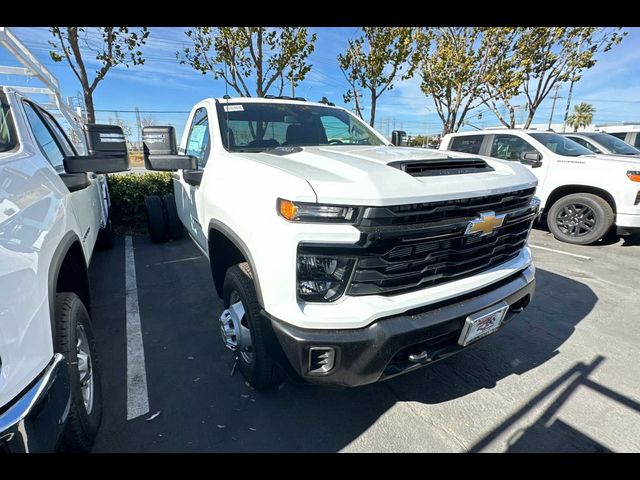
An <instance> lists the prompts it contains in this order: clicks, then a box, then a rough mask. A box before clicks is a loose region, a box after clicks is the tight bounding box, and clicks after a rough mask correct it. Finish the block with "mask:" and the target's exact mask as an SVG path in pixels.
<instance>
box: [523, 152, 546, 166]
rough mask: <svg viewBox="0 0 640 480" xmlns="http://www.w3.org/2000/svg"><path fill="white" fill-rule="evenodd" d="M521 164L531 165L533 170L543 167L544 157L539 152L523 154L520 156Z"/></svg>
mask: <svg viewBox="0 0 640 480" xmlns="http://www.w3.org/2000/svg"><path fill="white" fill-rule="evenodd" d="M520 163H522V164H524V165H529V166H530V167H531V168H538V167H541V166H542V155H540V154H539V153H537V152H523V153H522V155H520Z"/></svg>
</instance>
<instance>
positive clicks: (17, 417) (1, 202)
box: [0, 87, 128, 453]
mask: <svg viewBox="0 0 640 480" xmlns="http://www.w3.org/2000/svg"><path fill="white" fill-rule="evenodd" d="M85 134H86V141H85V142H84V148H85V151H86V152H89V155H86V156H79V155H78V154H77V151H76V148H75V147H74V146H73V145H72V143H71V142H70V141H69V139H68V138H67V136H66V134H65V132H64V130H63V129H62V128H61V127H60V125H59V124H58V122H57V121H56V119H55V118H54V117H53V116H52V115H51V114H49V113H48V112H47V111H45V110H44V109H43V108H41V107H40V106H38V105H37V104H36V103H34V102H33V101H31V100H29V99H28V98H26V97H24V96H22V95H21V94H19V93H18V92H17V91H15V90H12V89H11V88H6V87H0V453H2V452H16V451H18V452H42V451H53V450H55V449H57V448H59V447H61V448H63V449H65V450H68V451H87V450H89V449H90V448H91V445H92V443H93V439H94V436H95V434H96V432H97V429H98V426H99V424H100V418H101V412H102V404H101V401H102V398H101V391H100V378H99V376H98V369H97V359H96V353H95V346H94V340H93V334H92V329H91V321H90V311H91V303H90V293H89V282H88V276H87V267H88V265H89V261H90V260H91V255H92V252H93V250H94V246H95V245H96V242H97V241H98V238H99V237H100V236H105V235H106V241H105V244H106V246H108V245H109V244H111V240H110V238H111V237H110V231H109V217H108V192H107V190H106V183H105V181H104V176H103V175H98V174H99V173H107V172H114V171H121V170H127V169H128V156H127V152H126V144H125V142H124V136H123V135H122V130H121V129H120V128H119V127H114V126H112V125H85ZM101 230H102V233H100V231H101Z"/></svg>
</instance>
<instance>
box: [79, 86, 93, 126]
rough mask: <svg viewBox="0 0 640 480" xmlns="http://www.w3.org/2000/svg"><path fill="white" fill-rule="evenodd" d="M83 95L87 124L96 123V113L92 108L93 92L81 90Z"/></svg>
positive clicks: (86, 89)
mask: <svg viewBox="0 0 640 480" xmlns="http://www.w3.org/2000/svg"><path fill="white" fill-rule="evenodd" d="M82 92H83V95H84V106H85V108H86V110H87V123H96V112H95V110H94V108H93V92H91V91H90V90H89V89H88V88H83V89H82Z"/></svg>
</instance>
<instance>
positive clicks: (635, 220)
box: [616, 213, 640, 230]
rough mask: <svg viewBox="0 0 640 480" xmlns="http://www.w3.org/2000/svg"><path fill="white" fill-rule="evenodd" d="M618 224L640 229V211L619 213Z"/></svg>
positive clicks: (623, 226)
mask: <svg viewBox="0 0 640 480" xmlns="http://www.w3.org/2000/svg"><path fill="white" fill-rule="evenodd" d="M616 225H617V226H618V227H622V228H625V229H628V230H635V229H640V213H638V214H631V213H618V214H617V215H616Z"/></svg>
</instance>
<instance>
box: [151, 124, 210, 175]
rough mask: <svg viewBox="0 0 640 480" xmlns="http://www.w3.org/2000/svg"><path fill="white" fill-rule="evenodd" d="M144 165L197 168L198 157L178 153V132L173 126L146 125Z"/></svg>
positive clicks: (177, 168)
mask: <svg viewBox="0 0 640 480" xmlns="http://www.w3.org/2000/svg"><path fill="white" fill-rule="evenodd" d="M142 148H143V155H144V166H145V168H146V169H147V170H158V171H169V172H171V171H176V170H196V169H197V168H198V159H197V158H196V157H192V156H190V155H178V148H177V146H176V132H175V129H174V128H173V127H171V126H163V127H155V126H154V127H144V128H143V129H142Z"/></svg>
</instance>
